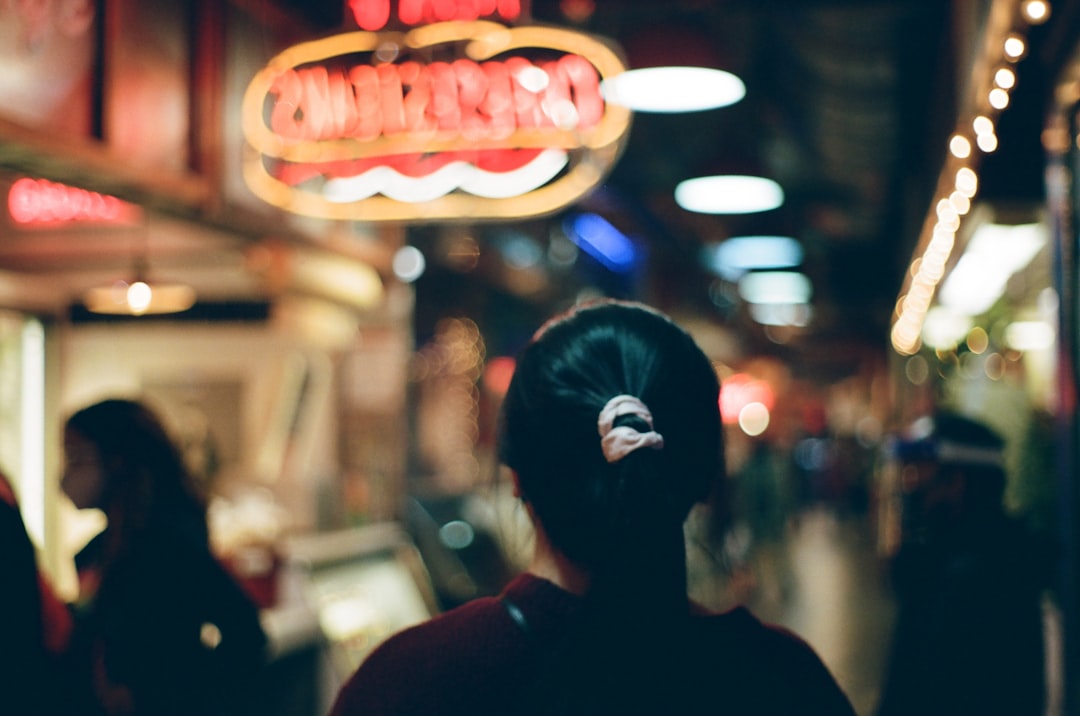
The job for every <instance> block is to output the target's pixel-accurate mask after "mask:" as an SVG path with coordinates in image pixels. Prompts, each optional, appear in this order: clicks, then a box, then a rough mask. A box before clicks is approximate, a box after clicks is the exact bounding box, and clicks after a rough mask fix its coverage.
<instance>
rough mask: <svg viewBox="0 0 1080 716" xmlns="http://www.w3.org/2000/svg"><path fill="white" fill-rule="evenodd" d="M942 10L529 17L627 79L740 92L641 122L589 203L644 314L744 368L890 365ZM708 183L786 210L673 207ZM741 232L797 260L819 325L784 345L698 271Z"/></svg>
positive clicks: (883, 5)
mask: <svg viewBox="0 0 1080 716" xmlns="http://www.w3.org/2000/svg"><path fill="white" fill-rule="evenodd" d="M590 6H592V7H591V12H590ZM949 8H950V4H949V3H934V2H931V3H928V2H925V1H924V0H889V1H869V0H868V1H864V2H854V1H849V2H843V1H838V0H832V1H830V2H827V1H823V0H801V1H799V2H795V1H790V2H776V1H773V2H769V1H768V0H764V1H762V0H757V1H755V0H742V1H732V0H729V1H727V2H703V1H700V0H674V1H670V0H669V1H667V2H654V1H651V0H636V1H635V0H623V1H616V0H596V2H595V3H594V4H593V3H588V2H566V1H565V0H563V1H559V0H534V1H533V3H532V15H533V19H534V20H536V21H539V22H550V23H554V24H559V25H568V24H569V25H576V26H577V27H578V28H579V29H581V30H583V31H586V32H589V33H591V34H597V35H601V36H605V37H608V38H611V39H613V40H614V41H615V42H616V43H617V44H618V45H619V46H620V47H621V48H622V50H623V52H624V53H625V56H626V59H627V63H628V65H629V66H630V67H632V68H634V67H640V66H649V65H657V64H695V65H696V64H706V65H713V66H717V67H720V68H721V69H727V70H729V71H732V72H735V73H736V74H738V75H739V76H740V77H741V78H742V79H743V81H744V82H745V84H746V88H747V93H746V97H745V98H744V99H743V100H742V101H741V102H739V103H737V104H735V105H733V106H730V107H725V108H721V109H716V110H710V111H705V112H695V113H687V114H680V115H675V114H644V113H638V114H636V116H635V117H634V120H633V125H632V127H631V131H630V138H629V140H628V145H627V147H626V150H625V152H624V154H623V155H622V157H621V158H620V160H619V161H618V163H617V165H616V166H615V168H614V169H613V171H612V173H611V175H610V177H609V178H608V180H607V182H606V183H605V185H604V187H603V188H602V189H601V190H600V191H598V192H597V193H596V194H595V195H594V196H593V197H591V199H589V200H588V201H587V202H586V203H587V204H588V205H590V206H591V207H593V208H597V210H599V211H601V213H604V214H605V215H606V216H608V218H610V219H611V220H612V221H613V222H616V223H619V225H620V227H628V231H629V232H631V233H633V235H635V237H637V238H639V239H642V240H643V241H644V242H645V243H646V244H647V245H648V251H649V256H650V265H651V268H652V270H651V272H650V278H649V281H650V283H649V285H648V287H647V289H646V290H645V295H646V297H647V298H649V300H652V301H654V302H656V303H658V304H660V305H662V306H663V307H665V308H667V309H669V310H677V311H678V312H679V313H681V314H686V313H693V314H697V315H701V316H704V317H706V318H707V319H708V320H710V321H714V322H716V323H718V324H723V325H726V326H729V327H732V328H734V329H735V333H736V334H737V335H738V336H739V340H741V341H742V342H743V343H744V344H745V346H746V347H747V350H748V351H749V352H755V351H769V352H775V353H779V354H783V355H784V356H786V357H788V358H790V359H791V360H792V361H793V362H794V363H800V364H801V365H802V367H803V368H805V370H806V371H807V372H808V373H811V374H820V375H822V376H824V377H829V376H830V375H834V374H843V373H845V372H849V371H851V370H854V369H855V367H856V364H857V363H858V361H860V360H861V359H862V357H863V356H864V354H865V353H866V352H867V351H869V352H876V353H878V354H880V353H881V352H882V351H884V350H885V348H886V347H887V345H888V342H887V336H888V323H889V318H890V314H891V311H892V308H893V306H894V304H895V301H896V297H897V293H898V291H899V287H900V284H901V278H902V271H903V267H904V266H905V265H906V262H907V260H908V259H910V256H911V251H912V249H913V247H914V243H915V240H916V239H917V237H918V229H919V226H920V225H921V222H922V218H923V216H924V215H925V212H926V209H927V205H928V201H929V197H930V192H931V190H932V186H933V183H934V181H935V180H936V173H937V171H938V170H939V168H940V161H941V152H942V151H943V149H944V138H945V136H946V132H947V131H948V129H949V128H950V127H949V123H951V122H952V121H953V119H952V118H953V116H954V115H953V113H954V111H955V108H954V107H952V106H950V105H949V102H948V101H946V102H942V101H941V100H940V99H935V98H940V97H942V96H943V89H945V88H948V87H950V86H952V85H953V82H954V78H953V76H952V74H951V73H952V72H953V68H954V61H953V59H952V58H951V57H950V56H949V51H950V50H949V47H950V43H949V41H948V40H949V38H948V33H949V32H950V30H949V27H950V22H949V13H950V9H949ZM566 9H569V10H571V11H573V10H578V11H580V13H581V14H580V16H575V15H574V12H571V13H569V14H568V13H567V12H566V11H565V10H566ZM575 21H576V22H575ZM716 173H739V174H759V175H763V176H767V177H770V178H772V179H775V180H776V181H778V182H779V183H780V184H781V186H782V187H783V188H784V191H785V194H786V202H785V204H784V206H783V207H781V208H780V209H776V210H773V211H770V212H765V213H761V214H753V215H744V216H728V217H720V216H709V215H701V214H691V213H689V212H686V211H684V210H682V209H680V208H678V207H677V206H676V205H675V203H674V199H673V190H674V187H675V185H676V184H677V183H678V182H679V181H681V180H683V179H686V178H690V177H692V176H700V175H705V174H716ZM747 233H751V234H762V233H766V234H786V235H790V236H794V237H796V238H798V239H799V240H800V241H801V242H802V244H803V246H804V251H805V259H804V265H803V267H802V268H803V270H804V271H805V272H806V273H807V274H808V276H809V277H810V278H811V280H812V282H813V286H814V297H813V306H814V317H813V320H812V323H811V325H810V326H808V327H807V328H806V329H805V330H802V331H800V332H799V334H798V335H795V336H792V335H790V334H788V335H785V336H784V339H783V341H782V343H783V344H782V345H781V342H778V341H777V340H776V337H777V336H776V335H775V334H774V335H772V336H769V335H766V331H763V330H762V328H761V327H760V326H758V325H756V324H754V323H753V321H751V320H750V319H749V318H748V316H747V313H746V309H745V306H742V305H740V303H739V301H738V299H737V293H736V291H735V287H734V286H731V285H724V284H723V283H722V282H719V281H718V280H717V279H716V277H715V276H712V275H710V274H709V273H708V272H707V271H705V270H704V269H703V268H702V266H701V263H700V260H699V256H700V252H701V248H702V247H703V246H705V245H707V244H711V243H715V242H719V241H722V240H724V239H725V238H728V237H730V236H734V235H739V234H747Z"/></svg>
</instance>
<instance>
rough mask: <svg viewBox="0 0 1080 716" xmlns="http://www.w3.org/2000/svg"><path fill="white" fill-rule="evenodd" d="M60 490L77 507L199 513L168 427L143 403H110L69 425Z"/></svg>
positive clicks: (134, 517)
mask: <svg viewBox="0 0 1080 716" xmlns="http://www.w3.org/2000/svg"><path fill="white" fill-rule="evenodd" d="M64 454H65V455H64V456H65V466H64V475H63V478H62V480H61V487H62V488H63V490H64V492H65V493H67V495H68V496H69V497H70V498H71V500H72V502H74V503H75V505H76V506H77V507H80V508H87V507H97V508H100V509H102V510H104V511H105V512H106V513H107V514H109V513H116V512H118V511H122V512H124V513H125V514H126V515H127V516H128V518H129V519H130V520H131V521H132V522H134V523H141V522H143V521H144V520H145V519H147V518H149V517H150V516H151V515H155V516H159V515H161V514H162V513H168V512H190V511H192V510H193V509H195V510H197V509H199V508H200V502H199V500H198V499H197V498H196V497H195V494H194V492H193V490H192V485H191V480H190V477H189V474H188V471H187V469H186V467H185V465H184V461H183V458H182V457H181V454H180V452H179V450H178V448H177V447H176V445H175V443H174V442H173V441H172V439H171V437H170V436H169V434H168V432H167V430H166V429H165V426H164V425H163V424H162V422H161V421H160V420H159V419H158V417H157V415H155V414H154V412H153V411H151V410H150V409H149V408H148V407H146V406H145V405H143V404H142V403H139V402H136V401H132V400H123V399H109V400H103V401H101V402H99V403H95V404H93V405H90V406H88V407H85V408H83V409H81V410H79V411H77V412H76V413H74V414H72V415H71V416H70V417H69V418H68V419H67V421H66V423H65V424H64Z"/></svg>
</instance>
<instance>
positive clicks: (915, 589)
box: [878, 411, 1048, 716]
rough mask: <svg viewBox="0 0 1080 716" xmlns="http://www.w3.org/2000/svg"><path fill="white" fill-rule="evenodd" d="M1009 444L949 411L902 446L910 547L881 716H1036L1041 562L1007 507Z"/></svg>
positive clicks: (1040, 695)
mask: <svg viewBox="0 0 1080 716" xmlns="http://www.w3.org/2000/svg"><path fill="white" fill-rule="evenodd" d="M1003 449H1004V440H1003V439H1002V438H1001V436H999V435H998V434H997V433H996V432H994V431H993V430H991V429H990V428H989V427H987V426H986V425H983V424H982V423H980V422H977V421H975V420H972V419H970V418H966V417H963V416H961V415H957V414H953V413H950V412H945V411H942V412H939V413H937V414H935V415H934V416H932V417H930V418H928V419H925V420H922V421H919V422H918V423H917V424H916V427H915V431H914V433H913V434H912V435H910V436H908V438H907V439H905V440H901V441H898V442H897V444H896V446H895V452H896V456H895V457H896V459H898V460H899V461H900V463H901V464H902V468H901V469H902V482H903V484H904V485H905V489H906V494H904V495H903V505H904V507H903V516H902V525H903V527H902V536H901V541H900V546H899V548H898V550H897V552H896V554H895V556H894V557H893V560H892V564H891V565H890V574H891V578H892V586H893V589H894V592H895V595H896V600H897V618H896V623H895V627H894V636H893V643H892V648H891V652H890V656H889V663H888V666H887V670H886V674H885V678H884V681H883V690H882V696H881V700H880V705H879V711H878V714H879V716H893V715H899V714H903V715H905V716H906V715H908V714H920V716H924V715H925V716H933V715H934V714H950V715H953V716H955V715H957V714H979V715H980V716H982V715H985V714H1002V715H1007V716H1025V715H1026V714H1031V715H1033V716H1034V715H1039V716H1041V714H1042V713H1043V706H1044V699H1045V675H1044V649H1043V628H1042V614H1041V609H1042V608H1041V600H1042V593H1043V590H1044V588H1045V587H1046V586H1047V585H1048V580H1047V579H1046V577H1047V574H1048V572H1047V571H1046V570H1045V569H1044V566H1043V565H1044V564H1045V560H1044V558H1043V557H1044V555H1043V554H1042V553H1041V549H1040V547H1039V545H1038V543H1037V542H1036V540H1035V539H1034V538H1033V536H1032V535H1031V533H1030V532H1029V531H1028V530H1027V529H1026V527H1025V526H1024V523H1023V522H1022V521H1021V520H1019V519H1017V518H1015V517H1012V516H1010V515H1009V514H1008V513H1007V512H1006V511H1005V508H1004V504H1003V495H1004V491H1005V484H1006V475H1005V470H1004V467H1003V466H1004V459H1003Z"/></svg>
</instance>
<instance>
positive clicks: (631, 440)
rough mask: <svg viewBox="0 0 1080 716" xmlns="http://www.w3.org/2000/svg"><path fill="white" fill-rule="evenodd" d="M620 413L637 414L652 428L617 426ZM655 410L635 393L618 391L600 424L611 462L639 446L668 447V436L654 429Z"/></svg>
mask: <svg viewBox="0 0 1080 716" xmlns="http://www.w3.org/2000/svg"><path fill="white" fill-rule="evenodd" d="M620 415H636V416H637V417H639V418H641V419H642V420H644V421H645V423H646V424H647V425H648V426H649V432H646V433H642V432H638V431H637V430H635V429H634V428H632V427H630V426H629V425H620V426H619V427H617V428H616V427H613V425H614V423H615V418H617V417H619V416H620ZM652 426H653V420H652V413H650V412H649V409H648V408H647V407H645V403H643V402H641V400H639V399H638V398H635V397H634V396H632V395H616V396H615V397H614V398H612V399H611V400H609V401H608V402H607V405H605V406H604V409H603V410H601V411H600V417H599V418H598V419H597V421H596V427H597V429H598V430H599V432H600V437H601V440H600V448H601V450H603V452H604V458H605V459H606V460H607V461H608V462H618V461H619V460H622V459H623V458H624V457H626V456H627V455H629V454H630V453H632V452H634V451H635V450H637V449H638V448H642V447H649V448H652V449H654V450H659V449H660V448H662V447H664V436H662V435H661V434H660V433H658V432H656V431H654V430H653V429H652Z"/></svg>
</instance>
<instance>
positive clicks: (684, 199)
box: [675, 174, 784, 214]
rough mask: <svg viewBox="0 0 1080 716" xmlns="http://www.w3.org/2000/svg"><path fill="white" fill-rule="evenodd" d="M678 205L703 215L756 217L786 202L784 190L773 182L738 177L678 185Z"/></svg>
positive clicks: (710, 177) (722, 177)
mask: <svg viewBox="0 0 1080 716" xmlns="http://www.w3.org/2000/svg"><path fill="white" fill-rule="evenodd" d="M675 202H676V203H677V204H678V205H679V206H681V207H682V208H683V209H686V210H687V211H695V212H698V213H702V214H754V213H757V212H761V211H769V210H771V209H775V208H777V207H778V206H781V205H782V204H783V203H784V190H783V189H781V188H780V185H779V184H777V183H776V182H774V181H773V180H772V179H766V178H765V177H755V176H741V175H736V174H731V175H718V176H708V177H697V178H694V179H687V180H685V181H682V182H679V184H678V186H676V187H675Z"/></svg>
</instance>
